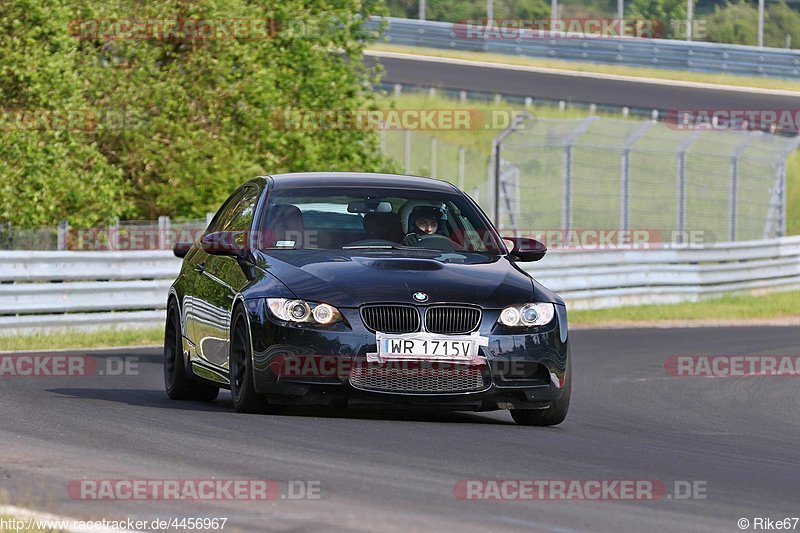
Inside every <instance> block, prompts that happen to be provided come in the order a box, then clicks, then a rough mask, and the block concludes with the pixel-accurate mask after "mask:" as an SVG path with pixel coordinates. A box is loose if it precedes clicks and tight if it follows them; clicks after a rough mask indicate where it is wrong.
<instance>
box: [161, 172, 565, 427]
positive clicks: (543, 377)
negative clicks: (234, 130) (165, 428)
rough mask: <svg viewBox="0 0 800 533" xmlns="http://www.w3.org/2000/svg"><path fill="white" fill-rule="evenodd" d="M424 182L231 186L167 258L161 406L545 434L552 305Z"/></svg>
mask: <svg viewBox="0 0 800 533" xmlns="http://www.w3.org/2000/svg"><path fill="white" fill-rule="evenodd" d="M545 251H546V249H545V247H544V246H543V245H542V244H541V243H539V242H538V241H535V240H533V239H527V238H523V237H517V238H503V237H501V236H500V235H499V234H498V232H497V231H496V230H495V228H494V227H493V226H492V223H491V222H490V220H489V219H488V218H487V217H486V215H485V214H484V213H483V212H482V211H481V209H480V208H479V207H478V205H477V204H476V203H475V202H474V201H473V200H472V199H471V198H469V196H467V195H466V194H464V193H463V192H461V191H460V190H459V189H458V188H456V187H455V186H453V185H451V184H449V183H446V182H443V181H438V180H433V179H428V178H420V177H412V176H398V175H386V174H367V173H299V174H281V175H274V176H265V177H259V178H256V179H253V180H251V181H248V182H247V183H245V184H244V185H242V186H241V187H239V188H238V189H237V190H236V191H235V192H234V193H233V194H232V195H231V196H230V198H228V200H227V201H226V202H225V203H224V204H223V205H222V207H221V208H220V210H219V211H218V212H217V214H216V215H215V217H214V218H213V220H212V222H211V223H210V225H209V226H208V229H207V230H206V232H205V233H204V235H203V237H202V239H200V240H199V242H196V243H193V244H188V243H187V244H183V243H182V244H178V245H176V246H175V255H177V256H178V257H183V258H184V260H183V265H182V268H181V271H180V274H179V275H178V278H177V280H176V281H175V283H174V284H173V285H172V287H171V288H170V291H169V300H168V305H167V320H166V329H165V341H164V378H165V382H166V390H167V394H168V395H169V397H170V398H173V399H189V400H205V401H211V400H214V399H216V397H217V395H218V394H219V389H220V388H225V389H230V391H231V397H232V399H233V404H234V406H235V407H236V409H237V411H240V412H262V413H265V412H266V413H278V412H280V411H282V410H283V409H285V408H286V407H287V406H289V405H330V406H340V407H346V406H360V405H376V406H389V405H402V406H417V407H420V408H439V409H447V410H453V411H490V410H498V409H509V410H510V411H511V415H512V417H513V418H514V420H515V421H516V422H517V423H519V424H524V425H540V426H548V425H554V424H559V423H561V422H562V421H563V420H564V418H565V417H566V415H567V410H568V408H569V399H570V389H571V381H572V376H571V357H570V355H569V342H568V338H567V312H566V307H565V305H564V301H563V300H562V299H561V298H560V297H559V296H558V295H556V294H555V293H553V292H551V291H550V290H548V289H547V288H545V287H543V286H542V285H540V284H539V283H538V282H537V281H536V280H534V279H533V278H531V276H530V275H528V274H527V273H526V272H525V271H524V270H522V269H521V268H520V267H519V265H518V263H520V262H523V261H537V260H539V259H541V258H542V257H543V256H544V254H545Z"/></svg>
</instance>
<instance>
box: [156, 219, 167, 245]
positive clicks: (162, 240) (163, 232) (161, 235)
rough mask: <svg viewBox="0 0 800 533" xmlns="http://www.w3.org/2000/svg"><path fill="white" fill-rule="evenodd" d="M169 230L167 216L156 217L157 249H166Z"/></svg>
mask: <svg viewBox="0 0 800 533" xmlns="http://www.w3.org/2000/svg"><path fill="white" fill-rule="evenodd" d="M168 231H169V217H167V216H160V217H158V249H159V250H166V249H167V232H168Z"/></svg>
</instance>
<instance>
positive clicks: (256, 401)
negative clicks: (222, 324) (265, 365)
mask: <svg viewBox="0 0 800 533" xmlns="http://www.w3.org/2000/svg"><path fill="white" fill-rule="evenodd" d="M247 320H248V318H247V315H246V314H245V312H244V310H243V309H242V308H241V307H237V308H236V310H235V311H234V313H233V320H232V321H231V323H232V324H233V326H232V327H231V340H230V342H229V343H228V346H229V351H228V371H229V373H230V374H229V377H230V382H231V399H232V400H233V406H234V407H235V408H236V411H237V412H239V413H260V414H281V413H282V412H283V411H284V410H285V409H286V406H283V405H275V404H270V403H268V402H267V399H266V397H265V396H264V395H262V394H259V393H258V392H256V387H255V382H254V381H253V357H252V353H251V343H250V328H249V327H248V325H247Z"/></svg>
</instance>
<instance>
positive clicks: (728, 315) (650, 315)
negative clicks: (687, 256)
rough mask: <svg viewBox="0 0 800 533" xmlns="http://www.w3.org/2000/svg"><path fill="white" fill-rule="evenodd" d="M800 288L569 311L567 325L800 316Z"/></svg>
mask: <svg viewBox="0 0 800 533" xmlns="http://www.w3.org/2000/svg"><path fill="white" fill-rule="evenodd" d="M798 301H800V291H787V292H774V293H769V294H768V295H764V296H752V295H744V296H724V297H722V298H715V299H713V300H704V301H702V302H692V303H680V304H671V305H639V306H631V307H617V308H615V309H598V310H592V311H570V313H569V323H570V325H580V326H591V325H600V324H604V323H609V322H657V321H672V320H681V321H683V320H687V321H691V320H697V321H708V320H750V319H753V320H756V319H762V320H763V319H779V318H790V317H798V316H800V310H798V308H797V302H798Z"/></svg>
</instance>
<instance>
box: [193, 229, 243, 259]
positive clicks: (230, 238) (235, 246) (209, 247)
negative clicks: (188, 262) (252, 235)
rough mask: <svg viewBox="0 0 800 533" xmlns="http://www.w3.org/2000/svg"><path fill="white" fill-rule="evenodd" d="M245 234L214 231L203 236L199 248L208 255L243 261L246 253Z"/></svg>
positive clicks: (241, 232)
mask: <svg viewBox="0 0 800 533" xmlns="http://www.w3.org/2000/svg"><path fill="white" fill-rule="evenodd" d="M247 234H248V232H247V231H215V232H214V233H209V234H207V235H204V236H203V238H202V239H201V240H200V247H201V248H202V249H203V250H204V251H205V252H206V253H207V254H210V255H226V256H230V257H236V258H237V259H244V258H245V257H247V253H248V247H247Z"/></svg>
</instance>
